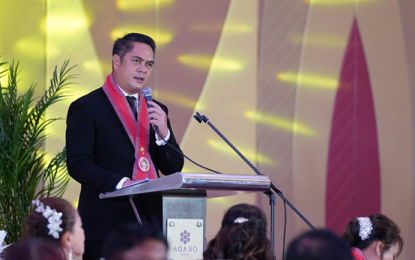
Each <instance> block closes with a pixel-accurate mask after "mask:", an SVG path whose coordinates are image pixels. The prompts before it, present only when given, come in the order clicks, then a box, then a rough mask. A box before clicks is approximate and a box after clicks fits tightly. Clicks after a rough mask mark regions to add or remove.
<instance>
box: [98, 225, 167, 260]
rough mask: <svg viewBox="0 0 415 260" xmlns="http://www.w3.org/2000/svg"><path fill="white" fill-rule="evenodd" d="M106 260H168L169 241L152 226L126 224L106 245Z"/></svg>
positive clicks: (114, 233) (117, 230) (116, 231)
mask: <svg viewBox="0 0 415 260" xmlns="http://www.w3.org/2000/svg"><path fill="white" fill-rule="evenodd" d="M103 248H104V252H103V256H104V258H105V259H106V260H140V259H146V260H166V259H167V240H166V239H165V238H164V236H163V233H162V232H161V231H159V230H156V229H155V228H153V227H150V226H141V225H139V224H137V223H131V224H125V225H122V226H120V227H118V228H117V229H116V230H115V231H114V232H112V233H111V234H110V235H109V236H108V237H107V239H106V240H105V243H104V246H103Z"/></svg>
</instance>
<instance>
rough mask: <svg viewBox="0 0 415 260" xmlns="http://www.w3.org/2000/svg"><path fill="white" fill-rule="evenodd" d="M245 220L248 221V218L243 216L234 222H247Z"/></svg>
mask: <svg viewBox="0 0 415 260" xmlns="http://www.w3.org/2000/svg"><path fill="white" fill-rule="evenodd" d="M245 222H248V219H247V218H243V217H239V218H236V219H235V220H234V221H233V223H237V224H242V223H245Z"/></svg>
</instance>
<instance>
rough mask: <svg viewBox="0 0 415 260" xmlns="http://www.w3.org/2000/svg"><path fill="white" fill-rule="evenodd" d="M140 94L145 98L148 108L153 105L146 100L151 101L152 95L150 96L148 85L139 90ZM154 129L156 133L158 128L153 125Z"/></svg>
mask: <svg viewBox="0 0 415 260" xmlns="http://www.w3.org/2000/svg"><path fill="white" fill-rule="evenodd" d="M141 94H142V95H143V96H144V99H145V100H146V103H147V107H148V108H150V107H153V106H152V105H150V104H148V101H153V97H152V94H153V92H152V91H151V88H150V87H144V88H143V89H142V90H141ZM154 129H155V130H156V133H157V134H158V131H159V128H158V127H157V126H156V125H155V126H154ZM159 136H160V135H159Z"/></svg>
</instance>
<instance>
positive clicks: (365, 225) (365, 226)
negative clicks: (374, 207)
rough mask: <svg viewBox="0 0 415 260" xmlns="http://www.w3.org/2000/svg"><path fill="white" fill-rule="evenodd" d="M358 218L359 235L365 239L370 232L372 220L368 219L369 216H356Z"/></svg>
mask: <svg viewBox="0 0 415 260" xmlns="http://www.w3.org/2000/svg"><path fill="white" fill-rule="evenodd" d="M357 220H359V226H360V229H359V237H360V239H362V240H366V239H368V238H369V236H370V234H372V229H373V227H372V222H371V221H370V218H368V217H360V218H357Z"/></svg>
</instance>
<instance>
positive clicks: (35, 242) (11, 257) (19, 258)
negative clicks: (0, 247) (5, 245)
mask: <svg viewBox="0 0 415 260" xmlns="http://www.w3.org/2000/svg"><path fill="white" fill-rule="evenodd" d="M4 260H65V256H64V255H63V252H62V250H61V249H60V248H58V247H57V246H56V245H55V244H53V243H51V242H50V241H47V240H44V239H40V238H29V239H24V240H22V241H20V242H18V243H17V244H16V245H12V248H10V249H9V250H8V251H7V253H6V257H5V258H4Z"/></svg>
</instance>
